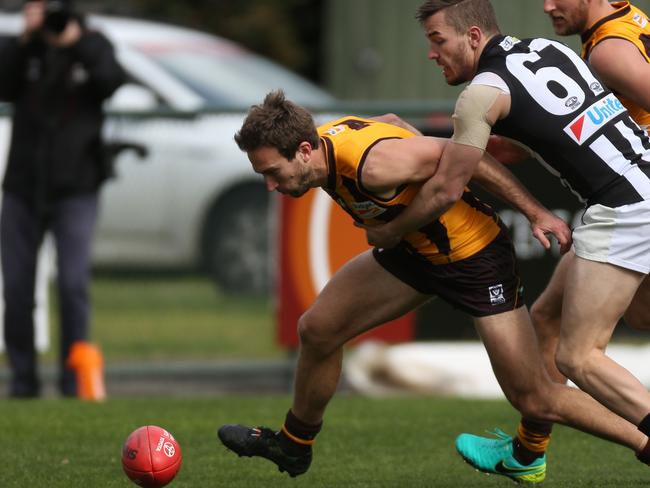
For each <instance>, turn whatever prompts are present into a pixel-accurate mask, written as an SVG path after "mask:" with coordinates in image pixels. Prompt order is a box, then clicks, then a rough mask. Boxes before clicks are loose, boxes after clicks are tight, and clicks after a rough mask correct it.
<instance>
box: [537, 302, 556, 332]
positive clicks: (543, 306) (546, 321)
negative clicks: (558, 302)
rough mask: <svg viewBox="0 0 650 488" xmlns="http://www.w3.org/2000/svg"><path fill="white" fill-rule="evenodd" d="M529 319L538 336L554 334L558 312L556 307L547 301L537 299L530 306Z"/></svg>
mask: <svg viewBox="0 0 650 488" xmlns="http://www.w3.org/2000/svg"><path fill="white" fill-rule="evenodd" d="M530 319H531V321H532V322H533V325H534V326H535V330H536V331H537V335H538V336H540V337H544V336H547V335H554V334H555V329H556V328H557V327H556V324H557V323H558V321H559V320H560V312H559V310H558V309H557V307H555V306H553V305H551V304H549V303H548V302H545V301H542V300H537V301H535V303H533V306H532V307H530Z"/></svg>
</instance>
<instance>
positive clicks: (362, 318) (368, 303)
mask: <svg viewBox="0 0 650 488" xmlns="http://www.w3.org/2000/svg"><path fill="white" fill-rule="evenodd" d="M235 140H236V142H237V144H238V145H239V147H240V148H241V149H242V150H243V151H246V153H247V154H248V157H249V159H250V161H251V164H252V166H253V169H254V170H255V171H256V172H258V173H260V174H261V175H263V176H264V179H265V182H266V186H267V189H268V190H269V191H278V192H281V193H284V194H288V195H291V196H294V197H299V196H301V195H303V194H304V193H306V192H307V191H308V190H309V189H311V188H322V189H324V190H326V191H327V192H328V193H329V194H330V195H331V196H332V197H333V198H334V199H335V200H336V201H337V202H338V203H339V204H340V205H342V206H343V207H344V208H345V209H346V210H347V211H348V212H349V213H350V215H352V217H353V218H354V219H355V221H357V222H358V223H359V225H364V226H366V227H367V226H372V225H374V224H376V223H377V224H378V223H381V222H385V221H389V220H390V219H392V218H394V217H395V216H396V215H398V214H399V213H400V212H401V211H402V209H405V208H408V206H409V205H410V204H412V200H411V199H412V198H413V195H414V194H415V193H416V192H417V190H418V188H419V187H420V186H421V185H423V184H424V182H426V181H429V180H430V179H431V178H432V177H433V176H434V174H435V173H436V171H437V169H438V168H437V165H438V161H439V159H440V156H441V154H442V150H443V148H444V147H445V145H446V144H447V141H446V140H445V139H439V138H433V137H422V136H414V135H413V134H412V133H411V132H408V131H406V130H403V129H401V128H399V127H395V126H392V125H388V124H385V123H382V122H378V121H375V120H369V119H362V118H359V117H353V116H348V117H343V118H341V119H338V120H336V121H334V122H332V123H330V124H326V125H324V126H322V127H321V128H319V129H318V130H317V129H316V127H315V126H314V122H313V120H312V118H311V115H310V114H309V112H308V111H307V110H305V109H304V108H302V107H299V106H297V105H295V104H293V103H291V102H290V101H288V100H286V99H285V98H284V94H283V93H282V92H273V93H270V94H269V95H267V97H266V98H265V100H264V102H263V103H262V104H261V105H257V106H254V107H252V108H251V110H250V112H249V114H248V116H247V118H246V120H245V121H244V124H243V125H242V128H241V130H240V131H239V132H238V133H237V134H236V135H235ZM474 176H475V177H476V178H477V179H478V180H479V181H480V182H481V184H482V185H483V186H486V187H487V188H491V189H496V190H499V189H500V188H508V187H510V188H517V190H516V191H513V192H506V193H502V192H499V191H496V194H497V196H500V197H501V198H504V199H505V200H506V201H508V202H509V203H510V204H512V205H514V206H515V207H516V208H518V209H520V210H521V211H522V212H523V213H524V215H526V216H527V217H528V218H529V220H530V221H531V224H532V228H533V231H534V233H535V235H536V237H538V239H540V240H542V241H543V244H544V245H545V246H548V245H549V242H548V240H547V239H546V238H544V237H543V232H545V231H548V232H552V233H554V234H555V235H556V237H558V238H559V240H560V241H561V243H562V244H563V245H564V246H566V245H567V244H569V242H568V241H567V240H566V237H567V235H566V234H565V232H567V231H568V228H567V227H566V225H565V224H564V222H562V221H559V219H557V218H556V217H554V216H553V215H552V214H551V213H550V212H548V210H546V209H544V208H543V207H541V206H540V205H539V203H538V202H537V201H536V200H535V199H534V198H533V197H532V196H531V195H530V194H529V193H528V192H527V191H526V190H525V189H524V188H523V186H521V185H520V184H519V183H518V182H517V180H516V179H514V177H513V176H512V175H511V174H510V173H509V172H508V171H507V170H505V168H504V167H503V166H502V165H500V164H499V163H497V162H495V161H494V160H492V159H491V158H489V157H486V158H485V159H484V160H483V161H482V162H481V163H479V165H478V169H477V171H476V172H475V173H474ZM495 184H496V185H495ZM520 292H521V283H520V280H519V277H518V275H517V264H516V261H515V257H514V252H513V247H512V243H511V241H510V238H509V237H508V234H507V232H505V231H504V230H503V229H502V228H501V227H500V225H499V222H498V219H497V218H496V216H495V215H494V214H493V213H492V211H491V210H490V209H489V208H488V207H486V206H485V205H483V204H482V203H480V202H479V201H478V200H477V199H476V198H474V197H473V196H472V195H471V193H469V192H468V191H467V190H466V189H465V190H463V192H462V195H459V201H458V202H456V203H454V204H452V205H450V206H449V207H448V208H446V209H445V210H444V212H442V213H441V214H440V216H439V218H438V219H437V220H436V221H435V222H431V223H429V224H428V225H425V226H423V227H422V228H420V229H418V230H416V231H414V232H413V233H411V234H408V235H407V236H406V238H404V239H403V240H401V242H400V243H399V244H398V245H397V246H395V247H392V248H390V249H374V250H372V251H367V252H364V253H362V254H360V255H358V256H357V257H355V258H353V259H351V260H350V261H349V262H348V263H346V264H345V265H344V266H343V267H342V268H340V269H339V270H338V272H337V273H336V274H335V275H334V276H333V278H332V279H331V280H330V281H329V283H328V284H327V285H326V286H325V288H324V289H323V290H322V292H321V293H320V295H319V296H318V297H317V298H316V300H315V302H314V303H313V305H312V306H311V307H310V309H309V310H308V311H307V312H305V314H304V315H303V316H302V317H301V319H300V320H299V323H298V335H299V338H300V350H299V356H298V363H297V368H296V377H295V383H294V397H293V404H292V406H291V409H290V410H289V411H288V412H287V414H286V417H285V421H284V424H283V425H282V427H281V428H280V429H279V430H278V431H274V430H272V429H269V428H266V427H247V426H243V425H234V424H232V425H224V426H222V427H221V428H220V429H219V438H220V439H221V441H222V442H223V444H224V445H226V447H228V448H229V449H231V450H233V451H234V452H235V453H237V454H239V455H240V456H249V457H250V456H260V457H263V458H266V459H269V460H270V461H272V462H274V463H275V464H276V465H278V467H279V468H280V470H281V471H287V472H288V473H289V474H290V475H291V476H297V475H300V474H303V473H305V472H306V471H307V469H308V468H309V466H310V464H311V460H312V446H313V444H314V440H315V437H316V435H317V434H318V432H319V431H320V429H321V426H322V419H323V415H324V413H325V409H326V407H327V404H328V402H329V401H330V399H331V398H332V396H333V395H334V392H335V391H336V387H337V384H338V381H339V377H340V373H341V362H342V356H343V350H342V347H343V345H344V344H345V343H346V342H347V341H349V340H350V339H352V338H353V337H356V336H357V335H359V334H361V333H363V332H365V331H367V330H369V329H371V328H373V327H376V326H378V325H380V324H382V323H385V322H387V321H389V320H392V319H394V318H397V317H399V316H400V315H402V314H404V313H405V312H407V311H410V310H412V309H413V308H415V307H417V306H418V305H420V304H422V303H424V302H425V301H427V300H429V299H430V298H431V296H432V295H438V296H440V297H441V298H443V299H444V300H446V301H447V302H449V303H451V304H452V305H454V306H456V307H458V308H460V309H462V310H464V311H466V312H467V313H468V314H469V315H471V316H472V317H473V319H474V324H475V327H476V329H477V331H478V333H479V334H480V336H481V338H482V339H483V343H484V345H485V347H486V349H487V352H488V355H489V357H490V360H491V362H492V367H493V369H494V372H495V374H496V376H497V378H498V380H499V382H500V385H501V387H502V388H503V390H504V393H505V395H506V397H507V398H508V399H509V400H510V401H511V402H512V404H513V405H514V406H515V407H517V408H523V411H524V412H530V411H531V410H530V408H535V409H536V410H537V411H539V412H540V416H541V419H542V420H549V421H558V422H564V423H567V424H571V425H576V426H580V428H582V429H584V430H587V431H597V432H598V434H599V435H601V436H605V437H607V436H609V437H613V436H610V435H609V434H610V431H611V429H612V425H615V424H616V417H615V416H614V415H613V414H612V413H611V412H609V411H608V410H606V409H605V408H604V407H602V406H601V405H600V404H598V403H597V402H595V401H594V400H593V399H592V398H591V397H589V396H588V395H586V394H584V393H583V392H581V391H579V390H577V389H575V388H569V387H567V386H565V385H560V384H557V383H553V382H552V381H550V378H549V377H548V374H547V373H546V370H545V369H544V367H543V364H542V360H541V355H540V354H539V349H538V347H537V344H536V341H535V335H534V331H533V328H532V326H531V324H530V320H529V317H528V312H527V309H526V307H525V306H523V304H522V302H521V296H520ZM532 406H534V407H532ZM569 410H571V412H570V413H569ZM574 410H575V411H574ZM424 438H426V435H425V436H424Z"/></svg>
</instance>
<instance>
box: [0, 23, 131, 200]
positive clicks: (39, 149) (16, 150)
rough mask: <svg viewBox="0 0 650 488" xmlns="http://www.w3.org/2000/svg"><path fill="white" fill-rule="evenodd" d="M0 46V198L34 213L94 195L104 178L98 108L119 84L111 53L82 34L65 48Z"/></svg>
mask: <svg viewBox="0 0 650 488" xmlns="http://www.w3.org/2000/svg"><path fill="white" fill-rule="evenodd" d="M35 37H36V38H35V39H34V40H32V41H30V42H29V43H27V44H21V43H20V41H19V40H18V39H17V38H7V39H3V40H2V41H0V60H2V65H1V67H0V99H1V100H4V101H8V102H13V132H12V139H11V148H10V151H9V159H8V161H7V169H6V173H5V178H4V182H3V189H4V191H7V192H11V193H13V194H16V195H18V196H21V197H23V198H25V199H26V201H27V202H30V203H32V204H34V205H36V206H40V205H44V206H47V204H48V202H51V201H53V200H56V199H60V198H64V197H68V196H73V195H78V194H83V193H89V192H93V191H96V190H97V189H98V188H99V186H100V184H101V182H102V181H103V180H104V179H105V178H106V177H107V168H106V163H105V161H104V158H103V154H102V141H101V126H102V123H103V117H104V116H103V112H102V103H103V101H104V100H105V99H106V98H108V97H109V96H110V95H111V94H112V93H113V92H114V91H115V90H116V89H117V88H118V87H119V86H120V84H122V83H123V82H124V81H125V78H126V77H125V74H124V71H123V70H122V68H121V67H120V65H119V64H118V62H117V61H116V59H115V55H114V51H113V47H112V45H111V44H110V42H109V41H108V40H107V39H106V38H105V37H104V36H103V35H102V34H100V33H98V32H92V31H90V32H89V31H85V30H84V33H83V35H82V37H81V39H80V40H79V41H78V42H77V44H75V45H74V46H72V47H70V48H64V49H56V48H53V47H51V46H49V45H48V44H46V43H45V42H44V41H43V40H41V39H40V38H39V37H38V36H35Z"/></svg>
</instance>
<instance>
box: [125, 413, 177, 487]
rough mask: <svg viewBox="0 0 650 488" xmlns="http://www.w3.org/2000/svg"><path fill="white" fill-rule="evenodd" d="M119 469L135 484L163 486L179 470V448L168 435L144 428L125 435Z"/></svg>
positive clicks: (158, 429) (147, 426)
mask: <svg viewBox="0 0 650 488" xmlns="http://www.w3.org/2000/svg"><path fill="white" fill-rule="evenodd" d="M122 468H124V472H125V473H126V475H127V476H128V477H129V478H131V479H132V480H133V482H134V483H135V484H137V485H140V486H144V487H145V488H158V487H160V486H165V485H166V484H167V483H169V482H170V481H171V480H173V479H174V476H176V473H178V470H179V469H180V468H181V448H180V446H179V445H178V442H176V439H174V436H172V435H171V434H170V433H169V432H167V431H166V430H165V429H163V428H162V427H158V426H156V425H145V426H143V427H140V428H138V429H136V430H134V431H133V432H131V434H130V435H129V437H128V438H127V439H126V442H125V443H124V447H123V448H122Z"/></svg>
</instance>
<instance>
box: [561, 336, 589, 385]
mask: <svg viewBox="0 0 650 488" xmlns="http://www.w3.org/2000/svg"><path fill="white" fill-rule="evenodd" d="M583 365H584V360H583V359H581V357H580V356H579V355H578V354H576V353H575V352H574V351H571V350H570V349H569V348H567V347H563V346H562V343H560V345H559V346H558V348H557V351H556V353H555V366H557V369H558V370H559V371H560V373H562V374H563V375H564V376H566V377H567V378H569V379H571V380H574V381H575V380H576V379H577V378H580V376H581V375H582V369H583Z"/></svg>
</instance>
